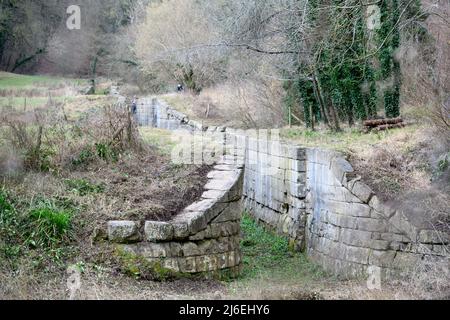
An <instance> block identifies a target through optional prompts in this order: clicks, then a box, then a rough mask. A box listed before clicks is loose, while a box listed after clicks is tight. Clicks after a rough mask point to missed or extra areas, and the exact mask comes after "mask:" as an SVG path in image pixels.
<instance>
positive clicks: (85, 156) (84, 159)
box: [72, 147, 95, 166]
mask: <svg viewBox="0 0 450 320" xmlns="http://www.w3.org/2000/svg"><path fill="white" fill-rule="evenodd" d="M94 159H95V155H94V152H92V148H90V147H84V148H83V149H82V150H81V151H80V153H79V154H78V155H77V156H76V157H75V158H73V159H72V165H74V166H83V165H87V164H89V163H90V162H92V161H93V160H94Z"/></svg>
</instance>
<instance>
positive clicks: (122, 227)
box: [108, 221, 142, 243]
mask: <svg viewBox="0 0 450 320" xmlns="http://www.w3.org/2000/svg"><path fill="white" fill-rule="evenodd" d="M108 239H109V241H111V242H116V243H133V242H139V241H141V239H142V237H141V234H140V232H139V225H138V223H136V222H134V221H109V222H108Z"/></svg>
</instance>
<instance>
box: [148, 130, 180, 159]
mask: <svg viewBox="0 0 450 320" xmlns="http://www.w3.org/2000/svg"><path fill="white" fill-rule="evenodd" d="M139 132H140V133H141V136H142V139H143V140H144V142H145V143H147V144H149V145H151V146H152V147H154V148H156V149H158V152H159V153H161V154H163V155H170V154H171V153H172V150H173V148H174V147H175V146H176V145H177V143H176V141H174V139H173V137H174V134H173V133H172V132H171V131H168V130H162V129H154V128H142V127H141V128H139Z"/></svg>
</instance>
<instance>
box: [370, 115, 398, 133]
mask: <svg viewBox="0 0 450 320" xmlns="http://www.w3.org/2000/svg"><path fill="white" fill-rule="evenodd" d="M405 126H406V124H405V122H404V121H403V119H402V118H393V119H376V120H367V121H364V132H371V131H385V130H390V129H395V128H403V127H405Z"/></svg>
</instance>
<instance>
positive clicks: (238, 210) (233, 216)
mask: <svg viewBox="0 0 450 320" xmlns="http://www.w3.org/2000/svg"><path fill="white" fill-rule="evenodd" d="M241 218H242V204H241V202H240V201H238V202H234V203H230V204H229V205H228V207H227V208H226V209H225V211H224V212H222V213H221V214H219V216H217V218H215V219H214V220H213V221H212V222H213V223H220V222H228V221H236V220H240V219H241Z"/></svg>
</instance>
